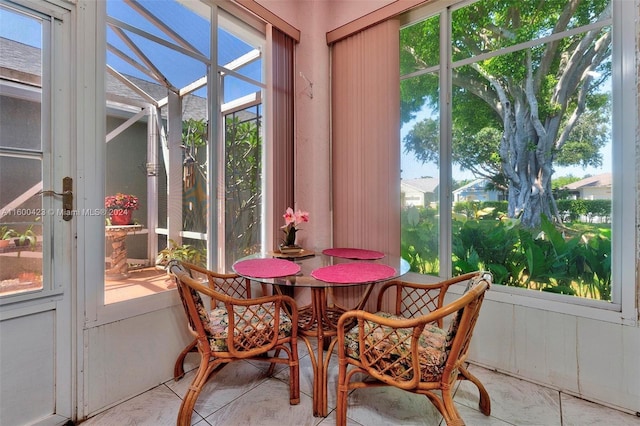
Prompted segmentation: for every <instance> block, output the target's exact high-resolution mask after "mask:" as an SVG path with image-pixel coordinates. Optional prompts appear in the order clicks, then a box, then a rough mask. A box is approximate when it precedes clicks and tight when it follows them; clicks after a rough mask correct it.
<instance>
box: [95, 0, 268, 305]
mask: <svg viewBox="0 0 640 426" xmlns="http://www.w3.org/2000/svg"><path fill="white" fill-rule="evenodd" d="M106 7H107V16H108V17H107V23H106V40H107V52H106V64H107V70H106V72H107V73H106V99H107V117H106V123H107V138H106V143H107V146H106V160H105V161H106V170H107V173H106V182H105V195H106V196H107V198H106V199H105V203H106V204H105V214H106V218H105V236H106V237H105V240H106V246H105V255H106V259H105V303H107V304H108V303H113V302H117V301H122V300H127V299H130V298H132V297H138V296H144V295H148V294H153V293H157V292H162V291H166V290H168V289H170V288H171V283H170V282H169V281H168V280H167V277H166V274H165V271H164V269H163V265H164V264H165V263H166V261H167V260H168V259H170V258H179V259H183V260H188V261H191V262H193V263H201V264H203V265H207V264H208V265H209V266H210V267H211V268H212V269H217V270H229V268H230V266H231V264H232V263H233V261H235V260H236V259H237V258H238V257H241V256H244V255H246V254H250V253H252V252H254V251H259V250H260V248H261V243H262V239H263V236H262V234H261V229H262V225H261V222H262V218H261V212H262V199H261V190H262V181H261V170H262V161H263V154H262V140H263V128H262V125H261V123H262V120H263V108H262V98H263V95H262V91H263V89H264V88H265V87H266V85H265V84H264V83H263V81H264V80H265V78H264V70H263V66H264V61H263V58H262V52H263V51H264V43H265V37H264V34H262V33H260V32H259V31H257V30H256V29H254V28H252V27H250V26H248V25H246V24H243V23H242V22H241V21H240V20H238V19H236V18H235V17H233V16H231V15H230V14H228V13H227V12H225V11H224V10H222V9H218V8H215V7H213V8H212V7H210V6H208V5H205V4H204V3H200V2H188V3H184V2H178V1H173V0H163V1H150V0H146V1H140V2H135V3H131V2H125V1H120V0H109V1H108V2H107V6H106ZM128 196H133V197H135V201H136V204H135V206H134V210H133V212H132V217H131V219H125V220H124V223H119V222H118V220H119V219H120V217H119V216H124V215H122V214H119V213H121V212H120V211H116V213H118V214H113V213H114V210H116V209H115V208H114V207H117V206H114V205H109V204H108V203H109V202H112V201H114V200H116V199H122V198H123V197H128ZM110 197H111V198H110ZM129 199H132V198H130V197H129ZM240 230H241V231H240Z"/></svg>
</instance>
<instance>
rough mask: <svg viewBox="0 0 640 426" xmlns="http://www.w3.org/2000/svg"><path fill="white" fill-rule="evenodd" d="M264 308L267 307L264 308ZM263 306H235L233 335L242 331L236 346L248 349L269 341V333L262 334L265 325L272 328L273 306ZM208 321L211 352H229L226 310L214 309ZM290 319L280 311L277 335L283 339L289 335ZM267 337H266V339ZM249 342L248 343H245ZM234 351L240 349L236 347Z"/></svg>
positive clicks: (227, 315)
mask: <svg viewBox="0 0 640 426" xmlns="http://www.w3.org/2000/svg"><path fill="white" fill-rule="evenodd" d="M265 306H269V308H266V307H265ZM265 306H260V307H257V306H256V305H253V306H251V307H249V308H248V307H246V306H235V307H234V314H235V315H236V323H235V335H239V334H240V332H239V330H243V333H242V334H243V336H242V339H241V340H242V342H245V343H238V346H241V347H245V348H246V349H249V348H250V347H255V346H259V345H260V344H261V343H263V340H264V338H265V337H266V338H267V339H269V340H270V333H264V330H265V328H266V327H267V325H268V326H269V327H270V328H273V325H274V318H273V313H274V311H273V309H274V304H273V303H268V304H265ZM208 317H209V321H208V327H207V326H205V327H206V329H207V337H208V338H209V344H210V345H211V350H212V351H214V352H226V351H228V350H229V348H228V346H227V336H228V335H229V312H228V311H227V309H226V308H224V307H222V308H216V309H213V310H212V311H211V312H209V315H208ZM291 328H292V323H291V318H290V317H289V316H288V315H287V314H286V313H285V312H284V311H283V310H281V311H280V329H279V330H278V335H279V336H280V338H284V337H287V336H290V335H291ZM267 336H268V337H267ZM247 342H250V343H247ZM236 349H241V348H239V347H237V348H236Z"/></svg>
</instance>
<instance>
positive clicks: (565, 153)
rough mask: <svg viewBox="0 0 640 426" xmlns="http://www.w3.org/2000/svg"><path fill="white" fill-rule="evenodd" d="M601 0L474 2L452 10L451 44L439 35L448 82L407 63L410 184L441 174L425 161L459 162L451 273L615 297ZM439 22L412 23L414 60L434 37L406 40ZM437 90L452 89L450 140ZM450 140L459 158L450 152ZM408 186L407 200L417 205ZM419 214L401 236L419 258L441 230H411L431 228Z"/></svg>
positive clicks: (425, 53) (428, 53)
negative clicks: (414, 178)
mask: <svg viewBox="0 0 640 426" xmlns="http://www.w3.org/2000/svg"><path fill="white" fill-rule="evenodd" d="M605 3H606V2H600V1H584V2H580V3H579V6H578V7H577V8H576V9H575V10H573V9H570V4H569V3H566V2H544V3H540V4H535V5H534V4H533V3H531V2H515V3H514V2H512V3H508V2H506V3H505V2H494V1H484V0H483V1H479V2H475V3H473V4H468V5H464V6H462V7H460V8H458V9H457V10H455V11H454V12H453V13H452V15H451V16H452V18H451V19H452V21H451V32H450V33H451V35H452V40H451V41H450V42H449V41H448V40H447V39H446V37H447V35H446V34H448V33H449V31H443V32H442V33H443V35H442V36H441V38H439V39H438V42H445V43H447V45H451V46H452V56H453V61H452V62H451V64H448V65H447V67H446V68H447V69H450V70H451V79H450V81H451V83H452V84H451V87H447V86H446V84H447V82H448V79H442V80H440V81H434V82H432V85H431V86H430V85H429V83H427V82H423V81H420V80H418V78H417V77H414V76H416V75H419V76H420V77H424V75H425V74H424V73H423V72H415V71H414V69H415V68H417V67H412V66H404V68H403V69H402V72H403V73H404V74H406V73H410V75H409V76H407V75H405V79H404V80H403V81H402V83H401V93H402V108H401V114H402V119H403V123H405V126H404V127H403V146H402V149H403V153H404V155H405V158H406V157H410V159H411V160H413V161H414V162H417V163H418V164H419V166H416V167H412V166H411V165H410V164H411V163H410V162H409V159H407V162H406V163H405V162H403V165H402V168H403V180H402V184H403V186H404V187H405V188H406V187H407V184H408V183H409V179H406V178H407V177H408V176H409V175H410V173H409V172H408V171H409V170H412V172H411V173H414V174H420V172H422V173H424V174H425V175H426V174H428V175H431V169H430V168H428V167H425V166H426V165H427V164H428V163H431V164H437V163H438V161H448V162H450V163H451V165H452V166H453V167H452V170H453V176H452V178H453V183H454V187H453V193H452V194H451V197H452V202H453V206H452V209H453V215H452V219H453V220H452V223H451V228H450V232H451V237H452V238H451V240H452V247H451V249H452V253H451V255H452V268H453V273H454V274H459V273H464V272H469V271H473V270H477V269H489V270H491V272H493V274H494V281H495V282H496V283H497V284H503V285H509V286H517V287H524V288H529V289H532V290H536V291H546V292H553V293H561V294H568V295H575V296H579V297H585V298H592V299H598V300H604V301H611V300H612V299H611V285H612V283H611V277H612V274H611V265H612V264H613V262H612V261H611V255H612V250H611V241H612V235H611V220H612V218H611V205H612V203H611V201H612V194H613V191H612V179H611V177H612V164H611V144H612V143H613V142H612V137H611V134H612V132H611V128H612V120H611V111H612V109H611V102H612V100H613V98H612V90H611V87H612V85H611V69H612V63H611V51H612V44H611V43H612V38H611V34H612V27H611V26H610V25H605V24H607V21H606V19H608V18H609V17H610V16H609V13H610V11H609V10H607V9H606V8H605ZM540 5H543V6H544V7H543V8H540ZM520 6H521V7H520ZM430 19H433V18H430ZM434 22H435V21H433V22H432V23H430V25H429V23H428V21H424V22H422V23H419V24H416V25H415V26H414V27H408V28H406V29H403V30H402V33H401V42H403V43H410V44H409V45H404V44H403V45H401V52H403V54H404V55H405V56H406V58H405V60H403V64H404V65H406V64H425V63H429V64H431V62H429V61H430V60H431V58H433V57H434V55H433V52H436V51H437V47H436V46H434V45H432V44H433V43H434V42H433V40H431V39H427V38H421V37H417V36H414V37H409V34H412V33H413V34H414V35H415V34H419V33H420V31H423V30H425V29H426V28H428V27H429V26H431V27H435V25H434ZM586 25H588V27H585V26H586ZM581 29H582V31H580V30H581ZM569 31H571V32H569ZM536 40H540V42H539V43H536V42H535V41H536ZM478 55H483V57H482V58H479V59H478V60H475V61H473V62H470V58H473V57H475V56H478ZM437 87H439V90H440V91H444V92H446V93H451V104H450V105H445V106H443V107H444V108H447V110H445V111H443V113H444V114H443V116H448V114H450V116H451V134H450V135H446V136H445V137H444V138H441V137H440V134H439V133H438V130H439V129H438V126H436V122H435V120H434V119H435V117H436V114H437V113H439V112H440V111H439V109H438V108H436V106H437V102H438V100H439V98H438V93H439V92H438V90H436V88H437ZM448 108H450V110H449V109H448ZM449 137H450V138H451V141H452V152H451V155H450V156H449V154H448V153H446V150H444V149H443V147H445V146H446V145H445V143H446V141H447V140H448V138H449ZM405 164H406V165H405ZM416 170H418V171H419V172H418V173H416V172H415V171H416ZM435 176H437V174H435ZM418 177H424V176H418ZM407 193H409V192H408V189H406V190H404V191H403V194H404V195H405V197H404V198H403V203H404V204H403V206H405V208H407V207H406V206H407V205H408V204H409V203H411V202H413V200H412V199H410V198H409V197H407V196H406V194H407ZM412 209H413V208H411V209H408V210H407V214H406V215H407V219H406V220H405V221H403V234H402V238H403V240H402V243H403V250H409V249H412V248H413V247H419V249H414V250H415V252H418V251H419V250H420V249H422V250H426V248H427V247H429V241H430V237H431V235H433V232H432V231H429V232H427V231H425V230H419V229H417V228H413V227H412V226H414V225H417V224H420V223H421V222H420V216H419V215H416V214H415V213H413V212H412ZM411 214H413V216H411ZM407 231H409V232H407ZM439 244H442V242H439ZM403 254H404V252H403ZM408 257H409V258H411V259H412V260H413V258H412V253H409V256H408ZM424 257H426V256H420V259H421V260H422V259H423V258H424ZM441 258H442V259H445V256H444V255H443V254H442V253H441Z"/></svg>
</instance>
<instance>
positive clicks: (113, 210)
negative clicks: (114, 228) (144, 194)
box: [104, 192, 138, 225]
mask: <svg viewBox="0 0 640 426" xmlns="http://www.w3.org/2000/svg"><path fill="white" fill-rule="evenodd" d="M104 207H105V208H106V209H107V210H108V211H109V216H110V219H111V225H130V224H131V215H132V213H133V211H134V210H138V197H136V196H135V195H132V194H123V193H121V192H118V193H117V194H116V195H109V196H107V197H105V199H104Z"/></svg>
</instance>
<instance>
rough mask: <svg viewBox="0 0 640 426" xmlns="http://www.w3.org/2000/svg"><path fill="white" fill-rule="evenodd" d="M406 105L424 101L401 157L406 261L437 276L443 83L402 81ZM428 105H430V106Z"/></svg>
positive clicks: (428, 77)
mask: <svg viewBox="0 0 640 426" xmlns="http://www.w3.org/2000/svg"><path fill="white" fill-rule="evenodd" d="M401 93H402V103H403V107H404V106H405V105H414V104H415V103H417V102H420V103H422V102H424V105H423V106H422V107H421V109H420V110H419V111H417V112H411V114H409V112H410V109H409V108H410V107H407V111H403V112H402V113H401V115H402V117H407V116H411V119H410V120H409V121H406V122H404V124H403V126H402V128H401V131H400V134H401V136H402V144H403V146H402V156H401V170H402V172H401V176H402V180H401V185H400V186H401V188H400V193H401V197H402V214H401V223H402V241H401V251H402V256H403V257H404V258H405V259H407V260H409V263H410V265H411V270H412V271H414V272H419V273H421V274H430V275H438V273H439V271H440V261H441V257H440V256H441V253H440V202H439V201H440V200H439V188H440V165H439V161H440V116H439V108H438V96H439V93H440V89H439V78H438V75H437V74H424V75H421V76H419V77H413V78H410V79H406V80H403V81H402V83H401ZM425 100H426V101H425Z"/></svg>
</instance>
